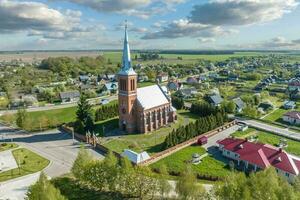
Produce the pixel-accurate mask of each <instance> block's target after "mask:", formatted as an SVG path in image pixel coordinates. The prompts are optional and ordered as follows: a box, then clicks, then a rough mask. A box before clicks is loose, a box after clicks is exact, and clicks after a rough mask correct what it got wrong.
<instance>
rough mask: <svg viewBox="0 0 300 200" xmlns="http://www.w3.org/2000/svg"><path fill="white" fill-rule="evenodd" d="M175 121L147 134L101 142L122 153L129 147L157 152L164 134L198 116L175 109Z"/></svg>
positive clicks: (160, 148) (125, 136)
mask: <svg viewBox="0 0 300 200" xmlns="http://www.w3.org/2000/svg"><path fill="white" fill-rule="evenodd" d="M177 114H178V116H177V118H178V120H177V122H176V123H172V124H170V125H169V126H166V127H163V128H161V129H159V130H156V131H153V132H151V133H147V134H131V135H124V136H119V137H114V138H113V139H111V140H108V141H106V142H105V143H102V144H103V145H104V146H105V147H107V148H109V149H111V150H113V151H116V152H118V153H122V152H123V150H124V149H131V150H133V151H136V152H142V151H147V152H148V153H149V154H153V153H157V152H160V151H161V150H162V145H163V142H164V140H165V138H166V136H167V135H168V134H169V133H170V132H171V131H172V130H173V129H176V128H178V127H179V126H180V125H183V124H188V123H189V122H190V121H195V119H197V118H198V117H197V116H196V115H193V114H191V113H189V112H188V111H184V110H179V111H177Z"/></svg>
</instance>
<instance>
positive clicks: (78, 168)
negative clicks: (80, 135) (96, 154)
mask: <svg viewBox="0 0 300 200" xmlns="http://www.w3.org/2000/svg"><path fill="white" fill-rule="evenodd" d="M92 160H93V157H92V155H91V153H90V152H88V150H86V149H85V148H84V146H81V147H80V150H79V152H78V155H77V158H76V160H75V161H74V164H73V166H72V169H71V171H72V173H73V175H74V176H75V178H77V179H78V180H83V177H82V176H83V175H84V171H85V168H86V166H87V165H88V164H89V163H91V162H92Z"/></svg>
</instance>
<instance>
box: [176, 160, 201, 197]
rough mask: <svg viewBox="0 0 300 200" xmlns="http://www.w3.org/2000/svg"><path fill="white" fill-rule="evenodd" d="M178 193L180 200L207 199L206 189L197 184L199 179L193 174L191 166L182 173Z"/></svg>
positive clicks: (177, 185)
mask: <svg viewBox="0 0 300 200" xmlns="http://www.w3.org/2000/svg"><path fill="white" fill-rule="evenodd" d="M176 192H177V194H178V196H179V198H180V199H183V200H193V199H203V198H205V197H206V192H205V189H204V187H203V186H202V185H200V184H199V183H197V178H196V176H195V175H194V174H193V172H192V169H191V166H187V168H186V169H185V170H184V171H183V172H182V175H181V177H180V179H179V181H178V182H177V184H176Z"/></svg>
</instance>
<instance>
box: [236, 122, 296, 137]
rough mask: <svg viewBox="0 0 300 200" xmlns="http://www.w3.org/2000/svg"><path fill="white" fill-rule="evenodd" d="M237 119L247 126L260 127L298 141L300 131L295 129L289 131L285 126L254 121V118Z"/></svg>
mask: <svg viewBox="0 0 300 200" xmlns="http://www.w3.org/2000/svg"><path fill="white" fill-rule="evenodd" d="M238 121H241V122H244V123H246V124H248V125H249V126H252V127H254V128H258V129H262V130H265V131H268V132H272V133H274V134H277V135H281V136H284V137H287V138H291V139H294V140H297V141H300V133H297V132H295V131H291V130H289V129H287V128H280V127H277V126H272V125H269V124H266V123H263V122H259V121H255V120H245V119H238Z"/></svg>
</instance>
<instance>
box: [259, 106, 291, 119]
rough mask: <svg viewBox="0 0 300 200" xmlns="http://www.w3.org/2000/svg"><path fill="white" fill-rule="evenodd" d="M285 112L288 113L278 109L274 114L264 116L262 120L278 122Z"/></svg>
mask: <svg viewBox="0 0 300 200" xmlns="http://www.w3.org/2000/svg"><path fill="white" fill-rule="evenodd" d="M287 112H288V110H285V109H281V108H279V109H277V110H275V111H274V112H272V113H270V114H269V115H268V116H266V117H265V118H264V120H268V121H272V122H278V121H280V119H281V117H282V116H283V115H284V114H285V113H287Z"/></svg>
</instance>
